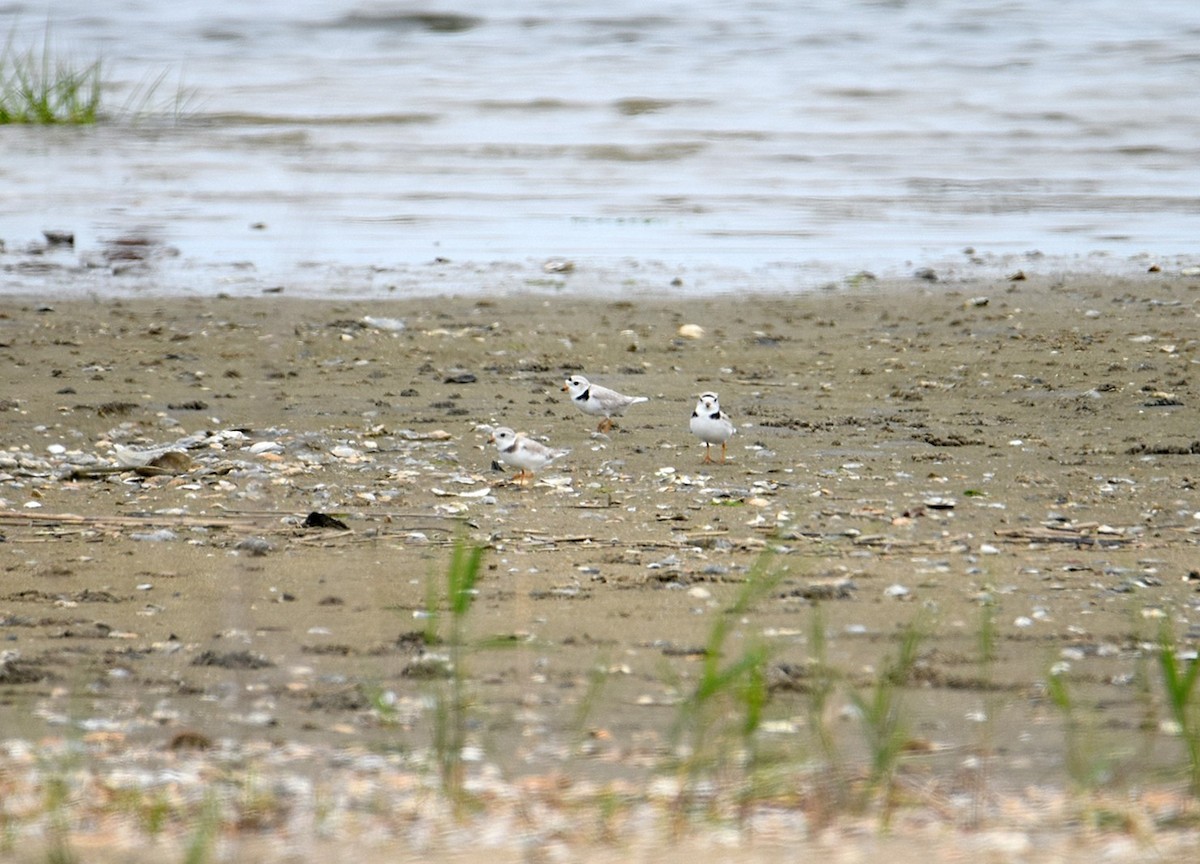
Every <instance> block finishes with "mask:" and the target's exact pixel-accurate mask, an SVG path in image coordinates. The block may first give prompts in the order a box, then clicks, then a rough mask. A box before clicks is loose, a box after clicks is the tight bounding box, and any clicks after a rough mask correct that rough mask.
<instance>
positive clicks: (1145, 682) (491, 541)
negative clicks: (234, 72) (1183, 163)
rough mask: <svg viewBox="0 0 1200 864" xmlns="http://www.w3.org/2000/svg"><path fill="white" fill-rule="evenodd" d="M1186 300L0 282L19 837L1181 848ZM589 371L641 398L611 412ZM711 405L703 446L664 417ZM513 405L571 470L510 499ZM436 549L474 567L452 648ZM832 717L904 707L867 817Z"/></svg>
mask: <svg viewBox="0 0 1200 864" xmlns="http://www.w3.org/2000/svg"><path fill="white" fill-rule="evenodd" d="M1198 304H1200V278H1197V277H1188V276H1184V275H1180V274H1168V273H1156V274H1147V275H1146V276H1145V277H1144V278H1137V279H1112V278H1108V277H1102V276H1098V277H1086V278H1085V277H1078V276H1072V277H1062V278H1054V279H1052V278H1038V277H1031V278H1029V279H1023V280H1020V281H1009V280H996V281H979V282H975V283H969V284H940V283H927V282H923V281H912V282H904V283H900V284H891V283H888V284H882V283H866V284H859V285H856V286H854V287H846V288H840V289H837V290H830V291H821V292H814V293H811V294H798V295H792V296H762V297H755V296H713V297H704V298H690V299H684V298H676V297H670V296H664V297H643V296H639V297H637V298H635V299H630V300H612V299H607V298H606V299H589V298H587V297H580V296H574V295H570V294H566V293H549V294H513V295H506V296H496V297H491V298H489V297H486V296H461V297H456V296H450V297H438V298H434V299H430V298H426V299H413V300H405V299H396V300H389V301H372V302H365V301H363V302H358V301H340V300H339V301H325V300H301V299H289V298H287V297H286V296H280V295H270V296H263V297H261V298H222V297H215V298H211V299H194V298H162V297H157V298H146V299H121V300H113V301H100V300H92V301H85V300H58V299H47V298H33V297H14V296H9V297H6V298H4V299H3V300H2V301H0V355H2V356H3V362H4V364H5V367H6V369H7V373H6V375H5V389H4V392H3V393H2V394H0V399H2V402H0V405H2V407H3V412H2V413H0V421H2V423H3V426H2V427H0V428H2V429H3V439H2V444H3V449H2V452H0V480H2V481H3V482H2V485H0V509H2V512H0V532H2V533H3V540H4V542H3V543H0V561H2V562H3V566H2V567H0V624H2V625H3V626H2V630H0V634H2V636H3V638H4V640H5V641H4V644H3V646H2V647H3V651H4V654H3V662H2V663H0V724H2V727H3V729H4V730H5V731H4V736H3V737H4V739H5V740H4V742H3V744H2V746H0V779H2V782H3V784H4V788H5V790H6V791H5V792H4V795H3V799H2V802H0V809H2V811H3V820H4V824H5V826H6V828H5V832H6V833H5V840H4V841H3V842H4V843H5V844H6V847H7V849H8V850H9V852H10V853H13V854H15V855H16V856H17V859H18V860H44V856H45V854H46V852H45V850H46V848H47V844H51V845H52V844H53V843H55V842H58V843H62V844H65V845H67V846H69V847H70V848H73V849H76V850H86V854H85V855H84V856H83V859H81V860H88V861H93V860H163V859H162V857H161V856H162V855H163V854H167V855H168V857H170V856H172V855H178V856H179V857H180V860H182V854H183V851H182V850H186V849H187V848H190V847H189V844H195V843H196V842H198V841H197V837H198V836H199V835H198V832H203V831H209V835H206V836H209V838H210V841H211V843H212V844H213V848H214V854H215V855H216V857H218V858H219V859H220V860H319V859H320V856H321V855H322V854H325V853H328V852H329V851H330V850H333V849H336V850H339V852H340V853H341V854H345V851H346V850H348V849H353V850H355V853H356V855H358V856H359V858H358V860H373V857H379V858H380V860H383V856H387V855H391V854H394V853H395V852H396V850H398V849H399V850H407V851H408V852H410V853H412V854H419V855H421V856H423V857H424V858H426V859H437V858H439V857H440V858H442V859H447V860H449V859H456V857H457V856H464V855H471V854H477V853H478V852H479V850H481V849H489V850H491V853H492V854H493V855H494V856H495V857H497V860H527V858H528V855H530V854H535V855H545V856H548V857H545V858H544V860H610V859H612V860H618V859H619V860H625V861H628V860H670V859H671V858H672V856H684V855H686V856H687V857H690V858H692V859H693V860H733V859H735V858H736V860H759V859H760V858H761V859H762V860H769V859H770V858H771V856H772V855H773V854H777V853H778V852H779V851H780V849H782V848H786V849H787V850H788V851H789V852H790V853H795V852H796V851H797V850H800V851H804V850H808V851H809V852H812V853H813V854H822V855H833V856H834V857H835V859H836V860H861V859H862V858H863V857H865V856H867V855H877V854H880V853H884V854H890V855H893V856H894V857H896V858H898V859H899V860H916V858H917V857H918V856H920V858H921V859H922V860H928V859H929V858H930V857H933V858H937V857H938V856H943V857H952V856H953V855H955V854H959V853H960V852H961V850H962V849H963V848H966V847H965V846H964V844H967V845H970V846H971V848H973V849H976V850H977V851H979V852H980V854H984V855H1008V856H1012V855H1016V856H1019V857H1020V858H1021V860H1028V861H1041V860H1047V861H1048V860H1056V861H1057V860H1084V859H1090V858H1092V857H1094V856H1095V855H1096V854H1098V853H1099V852H1103V853H1104V854H1106V855H1108V856H1109V857H1110V858H1112V859H1113V860H1130V861H1133V860H1143V859H1142V856H1144V855H1145V854H1146V851H1147V849H1153V850H1155V854H1158V855H1160V856H1162V859H1161V860H1181V861H1182V860H1193V859H1192V856H1193V855H1194V853H1195V851H1196V849H1197V833H1196V822H1195V818H1194V817H1195V803H1194V800H1193V799H1191V798H1190V797H1189V796H1188V795H1187V794H1186V791H1185V790H1186V785H1187V780H1188V759H1187V757H1186V753H1185V748H1184V745H1183V741H1182V740H1181V738H1180V736H1179V734H1178V729H1177V727H1176V725H1175V723H1174V721H1173V719H1172V715H1171V714H1170V711H1169V710H1168V706H1167V702H1166V698H1165V694H1164V692H1163V687H1162V684H1161V681H1160V677H1159V665H1158V653H1159V646H1160V643H1161V641H1162V640H1163V639H1164V638H1168V639H1170V640H1174V641H1173V644H1174V645H1175V646H1177V647H1178V649H1179V653H1180V656H1181V657H1188V656H1194V650H1195V645H1196V642H1197V640H1198V639H1200V623H1197V622H1198V621H1200V617H1198V611H1197V607H1198V606H1200V594H1198V589H1200V572H1198V565H1197V559H1196V554H1195V552H1196V543H1197V538H1198V537H1200V501H1198V500H1197V497H1196V492H1195V484H1196V478H1197V475H1200V470H1198V466H1200V462H1198V460H1200V434H1197V431H1196V407H1197V405H1200V392H1198V391H1200V387H1198V385H1197V382H1196V363H1197V359H1196V358H1197V346H1198V344H1200V342H1198V340H1197V336H1196V321H1197V309H1198ZM573 374H582V375H585V376H587V377H588V378H589V379H590V380H591V381H593V382H595V383H598V384H602V385H604V386H607V387H611V388H614V389H616V390H618V391H621V392H623V393H626V394H630V395H637V396H646V397H649V401H647V402H645V403H641V404H636V405H633V406H632V407H630V408H629V409H628V411H627V412H626V413H625V414H624V415H623V416H621V417H618V418H616V425H615V428H614V429H612V430H610V431H608V432H606V433H600V432H597V419H598V418H596V417H592V416H588V415H585V414H583V413H582V412H580V411H578V410H576V408H575V407H574V406H573V405H572V404H570V400H569V397H568V396H567V394H566V393H564V392H563V391H562V385H563V381H564V379H565V378H566V377H567V376H569V375H573ZM704 391H715V392H717V393H718V394H719V396H720V401H721V405H722V407H723V408H724V410H725V411H726V412H727V413H728V414H729V415H730V417H731V419H732V421H733V422H734V424H735V425H736V429H737V431H736V434H735V435H734V436H733V438H732V439H731V441H730V442H729V445H728V452H727V459H726V461H725V462H724V463H722V462H720V461H719V452H718V448H714V449H713V451H712V455H713V456H715V457H716V458H717V460H718V461H715V462H711V463H710V462H705V461H703V460H704V457H705V453H706V451H705V447H704V445H703V444H702V443H701V442H700V441H699V440H698V439H696V438H695V437H694V436H692V435H691V434H690V433H689V431H688V420H689V417H690V414H691V412H692V409H693V406H694V405H695V402H696V398H697V396H698V395H699V394H700V393H701V392H704ZM496 426H509V427H512V428H513V429H516V430H518V431H520V432H523V433H525V434H527V435H528V436H531V437H534V438H537V439H540V440H543V441H545V442H547V443H549V444H550V445H552V446H554V447H558V448H567V449H570V451H571V452H570V454H569V455H567V456H565V457H563V458H561V459H559V460H557V461H555V462H554V463H552V464H551V465H549V466H547V467H546V468H544V469H543V470H542V471H540V472H539V473H538V474H537V475H536V477H535V479H534V480H533V481H532V482H529V483H525V484H517V483H514V482H512V475H513V472H512V470H511V469H507V468H505V467H504V466H503V465H502V464H500V463H499V462H498V461H497V453H496V450H495V449H494V447H493V445H492V444H490V443H489V442H488V434H489V431H490V428H491V427H496ZM456 542H459V543H466V544H471V545H479V546H482V547H483V549H484V552H483V558H482V565H481V570H480V578H479V581H478V583H477V584H476V585H475V590H474V592H473V593H472V595H471V597H472V601H471V604H470V608H469V611H467V613H466V614H465V615H464V616H462V618H461V620H460V621H459V622H458V623H459V624H460V625H461V629H460V631H459V635H458V637H457V640H456V641H455V642H454V643H453V644H452V643H451V642H450V641H449V635H448V634H449V632H450V629H451V624H452V623H453V622H452V621H451V618H452V616H451V615H450V613H449V611H448V609H447V604H446V601H445V596H444V592H445V578H446V572H447V569H448V567H449V565H450V561H451V558H452V555H453V550H454V546H455V543H456ZM748 580H763V584H765V585H766V586H767V587H766V588H765V589H764V590H763V591H762V592H761V594H760V595H758V596H755V597H753V598H752V602H749V603H748V604H747V606H746V608H744V609H740V610H738V611H737V612H736V613H735V614H730V613H729V612H728V610H729V608H730V607H731V605H732V604H735V603H736V602H738V600H739V598H744V597H745V593H744V592H745V586H746V584H747V581H748ZM720 627H724V628H725V631H724V634H723V638H722V639H721V640H720V641H719V643H718V642H714V641H713V640H714V632H716V631H717V629H719V628H720ZM718 644H719V652H718V653H719V654H720V656H719V657H714V656H713V654H714V651H713V646H714V645H718ZM906 646H907V647H908V648H912V649H913V650H914V651H915V653H914V654H913V656H911V657H909V658H908V660H909V661H911V662H908V663H907V665H905V663H904V650H905V648H906ZM755 651H761V654H758V655H754V656H759V657H761V658H764V659H763V661H762V663H761V664H760V666H759V667H758V668H760V669H761V672H762V676H763V677H764V678H765V680H764V681H762V682H760V683H762V685H763V692H765V693H766V694H767V697H768V698H767V699H766V701H765V704H763V705H762V706H761V711H762V714H761V716H760V717H758V718H757V721H756V722H757V726H756V729H757V731H756V733H755V734H754V735H753V736H751V738H746V737H744V736H741V735H740V733H738V732H737V731H736V730H737V729H739V728H744V721H745V717H746V712H747V711H749V710H750V708H749V707H748V706H749V705H750V703H751V702H752V700H751V699H750V698H749V697H747V696H746V694H745V693H743V692H742V691H737V692H734V691H735V690H736V688H734V687H731V692H729V693H718V694H717V696H716V697H715V698H714V700H713V701H712V703H711V706H710V707H712V709H713V710H712V711H711V714H710V715H709V721H708V722H709V725H708V726H706V727H703V728H701V727H699V726H697V725H696V724H695V722H694V721H695V717H696V714H695V713H692V714H689V713H688V706H692V707H693V708H694V707H695V706H696V704H697V703H696V701H695V700H694V698H692V697H694V696H695V692H696V687H697V682H698V681H700V680H702V677H703V675H704V674H705V670H706V668H709V670H710V671H711V666H708V664H707V661H708V660H712V661H714V662H715V663H716V664H717V666H719V667H722V668H729V666H730V665H731V664H734V663H736V662H738V660H739V658H745V657H747V656H750V655H751V654H752V652H755ZM1189 652H1190V653H1189ZM452 663H453V664H454V665H452ZM722 664H724V665H723V666H722ZM897 668H902V669H903V675H902V676H900V677H899V678H898V679H897V680H894V681H888V680H887V675H888V674H889V670H895V669H897ZM752 677H753V676H751V678H752ZM747 680H749V679H747ZM448 681H454V682H456V683H457V684H459V685H461V688H462V689H461V693H460V695H461V699H460V700H459V701H458V702H457V703H455V706H456V707H457V708H458V709H461V710H460V713H459V715H457V716H458V719H459V720H461V730H462V733H463V735H464V736H465V739H464V741H463V742H462V743H463V744H464V745H465V746H464V747H462V748H461V755H462V757H463V762H462V765H463V768H464V769H465V770H464V773H463V777H464V781H463V782H464V788H465V790H466V798H467V799H468V800H469V801H470V806H469V807H467V808H466V809H465V810H464V809H463V807H462V800H461V799H459V800H457V801H455V802H450V801H448V796H446V795H445V794H444V787H443V784H442V781H441V780H440V779H439V772H438V754H439V752H442V753H444V747H443V748H442V749H441V750H440V751H439V746H438V743H437V737H438V733H439V730H443V731H444V729H445V723H446V722H447V720H446V717H445V715H444V714H443V715H442V716H441V717H439V712H438V707H439V706H442V707H443V708H444V707H445V703H444V702H443V701H440V700H441V697H439V695H438V694H439V693H444V692H445V688H446V687H447V682H448ZM822 682H824V683H822ZM881 682H883V683H882V684H881ZM1052 684H1053V685H1054V686H1052ZM826 685H827V688H826V689H825V690H822V689H821V688H822V687H823V686H826ZM814 692H817V693H823V694H824V695H823V697H822V701H821V702H820V703H819V704H816V703H814ZM856 693H857V694H859V695H860V696H864V697H865V698H868V699H870V698H873V696H872V694H876V693H879V694H882V695H883V697H885V698H888V699H891V700H893V702H892V703H891V704H892V705H893V706H894V710H893V711H892V713H891V714H890V715H889V716H890V717H891V718H892V719H894V720H895V721H896V722H895V724H893V725H892V726H888V727H887V729H889V730H890V734H894V735H895V736H896V738H895V740H896V742H897V743H898V744H899V747H900V749H899V753H898V754H893V757H892V758H893V759H894V773H889V774H888V775H887V776H888V779H889V782H890V783H891V784H892V788H893V789H894V790H895V791H894V792H893V794H892V796H891V798H890V800H891V801H892V805H891V806H888V807H885V806H884V805H883V804H881V803H880V801H879V798H880V796H875V797H871V796H865V797H861V798H860V797H857V792H858V791H860V790H862V789H864V788H866V786H867V785H868V784H867V780H864V778H869V777H870V775H871V767H872V764H873V762H872V756H873V755H877V754H878V752H879V751H878V748H876V747H875V744H877V743H878V742H877V741H873V739H872V733H873V732H877V731H878V730H879V728H881V727H880V725H879V724H876V725H874V726H873V725H872V724H871V722H869V721H868V720H867V719H865V718H864V716H863V711H862V706H861V705H857V706H856V703H855V701H854V695H853V694H856ZM1196 700H1200V695H1197V696H1194V697H1193V703H1194V702H1195V701H1196ZM814 704H816V709H815V710H814ZM1195 707H1196V706H1195V704H1193V705H1192V708H1193V709H1195ZM700 733H706V734H711V736H713V737H712V738H710V739H709V740H707V741H698V739H697V736H698V735H699V734H700ZM714 741H715V747H714V753H715V755H714V756H713V758H712V759H711V760H710V761H709V762H705V763H701V762H700V761H698V760H692V761H690V762H689V759H688V757H689V756H695V755H696V754H697V753H698V752H699V751H700V750H702V749H703V748H705V747H711V746H713V745H714ZM751 742H752V743H753V746H752V747H751ZM755 748H757V749H758V752H757V757H758V758H759V759H760V761H761V762H764V763H769V764H770V766H771V771H770V772H767V771H765V769H762V767H761V765H759V763H756V762H755V761H754V758H755V755H756V754H755V753H751V752H749V750H754V749H755ZM681 765H684V766H688V767H689V770H690V772H691V773H688V772H685V771H683V770H681V768H680V766H681ZM756 766H758V767H756ZM768 774H769V781H764V780H762V778H763V777H766V776H768ZM831 778H832V779H831ZM56 788H61V789H63V790H66V791H63V792H62V793H61V795H60V797H59V798H54V796H53V795H51V794H50V792H49V791H47V790H52V789H56ZM727 790H733V791H732V793H731V795H732V797H733V798H736V799H737V802H736V803H735V804H731V802H730V800H729V799H727V798H725V797H723V795H724V794H725V792H726V791H727ZM831 790H834V791H832V792H831ZM838 790H840V791H841V793H844V795H845V797H843V798H839V797H838V794H837V793H838ZM846 790H853V791H846ZM685 797H686V801H687V804H686V806H682V807H681V805H680V802H681V801H682V800H684V798H685ZM883 797H886V796H883ZM51 799H53V800H51ZM698 800H699V801H701V802H702V803H703V802H707V803H706V804H703V806H701V805H698V804H697V803H696V802H697V801H698ZM831 801H837V802H839V803H830V802H831ZM855 802H857V803H855ZM864 802H866V803H864ZM883 810H886V811H887V821H888V824H889V830H888V832H886V833H882V832H880V831H878V830H876V829H877V828H878V826H879V824H880V822H881V820H882V818H883V817H882V816H881V811H883ZM681 811H682V814H683V815H682V817H681V815H680V814H681ZM1096 813H1100V814H1102V816H1100V817H1097V818H1094V819H1093V818H1089V816H1088V814H1096ZM205 814H208V815H207V816H206V815H205ZM697 814H700V815H697ZM680 818H683V819H684V820H685V822H686V823H687V824H688V825H689V826H690V827H688V829H687V831H686V832H685V836H686V838H687V839H686V842H683V841H680V839H679V833H678V829H679V825H680V822H679V820H680ZM155 820H157V821H155ZM205 826H208V827H207V828H206V827H205ZM676 844H681V845H676ZM531 850H533V851H532V852H531ZM172 860H173V859H172ZM388 860H394V859H392V858H389V859H388ZM464 860H465V859H464ZM536 860H543V859H542V858H537V859H536Z"/></svg>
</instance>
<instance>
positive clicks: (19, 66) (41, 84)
mask: <svg viewBox="0 0 1200 864" xmlns="http://www.w3.org/2000/svg"><path fill="white" fill-rule="evenodd" d="M104 71H105V67H104V62H103V60H102V59H100V58H97V59H94V60H90V61H86V62H80V61H77V60H75V59H74V58H72V57H71V56H70V55H69V54H67V53H64V52H62V51H60V50H59V49H58V48H56V47H55V45H54V41H53V38H52V35H51V28H49V27H47V28H46V31H45V34H44V35H43V37H42V43H41V46H40V47H37V48H34V47H30V48H24V49H22V48H20V47H18V46H17V44H16V38H15V31H14V32H10V34H9V36H8V38H7V39H6V40H5V43H4V45H3V47H2V48H0V126H3V125H27V126H79V127H82V126H93V125H95V124H97V123H102V122H106V121H117V120H122V121H126V122H131V123H138V122H141V121H144V120H147V119H152V118H165V119H167V120H168V121H170V122H175V123H178V122H179V121H180V120H181V119H183V118H184V117H186V116H187V115H188V114H189V112H190V111H191V110H192V106H193V105H194V102H195V97H196V94H195V92H194V91H193V90H191V89H190V88H186V87H184V86H182V84H180V86H178V87H177V88H176V89H175V92H174V93H173V94H172V95H170V96H169V97H166V98H164V97H163V95H162V94H163V91H164V88H165V85H166V82H167V78H168V72H167V71H165V70H164V71H161V72H158V73H157V74H154V75H150V76H147V77H146V78H145V79H143V80H142V81H141V82H139V83H138V84H136V85H135V86H133V87H132V88H131V89H130V91H129V92H128V94H127V95H126V96H125V99H124V102H123V103H122V104H120V105H119V106H118V107H117V108H116V109H107V110H106V106H105V105H104V101H105V94H106V93H108V92H111V91H112V90H113V87H112V86H111V83H110V82H108V81H106V79H105V76H104Z"/></svg>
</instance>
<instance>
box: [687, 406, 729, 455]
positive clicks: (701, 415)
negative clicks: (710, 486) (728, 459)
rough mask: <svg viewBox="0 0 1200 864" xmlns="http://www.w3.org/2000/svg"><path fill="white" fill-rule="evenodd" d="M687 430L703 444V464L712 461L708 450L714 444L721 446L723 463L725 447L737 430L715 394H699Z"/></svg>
mask: <svg viewBox="0 0 1200 864" xmlns="http://www.w3.org/2000/svg"><path fill="white" fill-rule="evenodd" d="M688 428H689V429H691V430H692V434H693V435H695V436H696V437H697V438H699V439H700V440H701V441H703V442H704V461H705V462H712V461H713V460H712V454H711V452H710V449H709V448H711V447H712V445H714V444H720V445H721V462H724V461H725V445H726V443H727V442H728V441H729V439H730V438H732V437H733V433H734V432H736V431H737V430H736V429H734V428H733V423H732V422H730V420H729V415H727V414H726V413H725V412H724V411H722V410H721V403H720V402H719V401H717V394H716V393H701V394H700V401H699V402H697V403H696V410H695V411H693V412H692V419H691V420H690V421H688Z"/></svg>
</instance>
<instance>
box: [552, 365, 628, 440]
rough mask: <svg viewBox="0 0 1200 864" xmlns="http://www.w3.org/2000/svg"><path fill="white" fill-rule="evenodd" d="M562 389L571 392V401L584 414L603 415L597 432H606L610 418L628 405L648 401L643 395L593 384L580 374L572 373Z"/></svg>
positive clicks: (610, 426)
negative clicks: (621, 391)
mask: <svg viewBox="0 0 1200 864" xmlns="http://www.w3.org/2000/svg"><path fill="white" fill-rule="evenodd" d="M562 389H563V390H565V391H566V392H567V393H570V394H571V401H572V402H574V403H575V406H576V407H577V408H579V410H580V411H582V412H583V413H584V414H591V415H592V416H594V417H601V416H602V417H604V419H603V420H601V421H600V425H599V426H597V427H596V431H597V432H607V431H608V430H609V429H611V428H612V425H613V422H612V418H614V417H620V416H621V415H622V414H624V413H625V409H626V408H628V407H629V406H630V405H636V404H637V403H639V402H649V401H650V400H649V399H648V398H647V397H645V396H626V395H625V394H623V393H618V392H617V391H616V390H609V389H608V388H607V387H601V386H600V385H599V384H593V383H591V382H590V381H588V379H586V378H584V377H583V376H582V375H572V376H571V377H570V378H568V379H567V380H566V382H565V383H564V384H563V388H562Z"/></svg>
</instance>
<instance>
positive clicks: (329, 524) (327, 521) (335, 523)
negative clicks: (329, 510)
mask: <svg viewBox="0 0 1200 864" xmlns="http://www.w3.org/2000/svg"><path fill="white" fill-rule="evenodd" d="M304 527H305V528H336V529H337V530H339V531H349V530H350V526H349V525H347V524H346V523H345V522H343V521H342V520H341V519H335V518H333V517H332V516H327V515H325V514H324V513H318V512H317V511H316V510H314V511H313V512H311V513H309V514H308V518H307V519H305V520H304Z"/></svg>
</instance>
